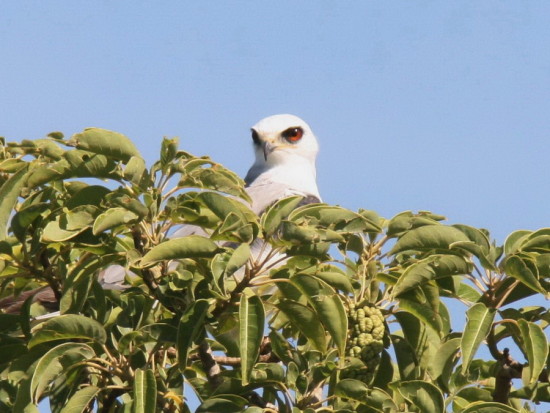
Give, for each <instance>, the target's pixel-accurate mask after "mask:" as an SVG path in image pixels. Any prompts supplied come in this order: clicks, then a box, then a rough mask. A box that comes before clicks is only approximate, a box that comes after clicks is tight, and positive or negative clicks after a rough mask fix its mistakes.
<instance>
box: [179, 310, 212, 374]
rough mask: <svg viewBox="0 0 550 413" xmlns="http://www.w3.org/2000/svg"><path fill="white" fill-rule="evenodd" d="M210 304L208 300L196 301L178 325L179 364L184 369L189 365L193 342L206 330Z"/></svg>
mask: <svg viewBox="0 0 550 413" xmlns="http://www.w3.org/2000/svg"><path fill="white" fill-rule="evenodd" d="M208 307H210V304H209V303H208V301H207V300H204V299H200V300H197V301H195V302H194V303H193V304H192V305H191V306H190V307H189V309H188V310H187V311H186V312H185V314H184V315H183V316H182V317H181V320H180V323H179V326H178V337H177V348H178V364H179V366H180V370H181V371H183V370H185V368H186V367H187V361H188V360H187V359H188V357H187V356H188V354H189V351H190V350H191V346H192V345H193V342H194V341H195V340H197V338H199V336H200V334H201V332H202V331H203V330H204V325H203V323H204V319H205V317H206V313H207V311H208Z"/></svg>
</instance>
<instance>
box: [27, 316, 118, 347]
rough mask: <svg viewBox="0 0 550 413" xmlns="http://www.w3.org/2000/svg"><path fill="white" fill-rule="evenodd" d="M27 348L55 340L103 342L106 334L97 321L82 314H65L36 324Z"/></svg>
mask: <svg viewBox="0 0 550 413" xmlns="http://www.w3.org/2000/svg"><path fill="white" fill-rule="evenodd" d="M32 333H33V336H32V338H31V339H30V341H29V348H32V347H34V346H36V345H38V344H40V343H46V342H49V341H55V340H70V339H84V340H92V341H96V342H98V343H105V341H106V340H107V334H106V332H105V329H104V328H103V326H102V325H101V324H99V323H98V322H97V321H95V320H92V319H91V318H88V317H85V316H83V315H77V314H66V315H61V316H59V317H55V318H52V319H50V320H48V321H46V322H44V323H42V324H39V325H38V326H36V327H35V328H34V329H33V331H32Z"/></svg>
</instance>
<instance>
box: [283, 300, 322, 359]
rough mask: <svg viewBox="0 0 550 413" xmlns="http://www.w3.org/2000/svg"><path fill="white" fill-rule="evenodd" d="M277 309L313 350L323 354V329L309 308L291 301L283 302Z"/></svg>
mask: <svg viewBox="0 0 550 413" xmlns="http://www.w3.org/2000/svg"><path fill="white" fill-rule="evenodd" d="M277 307H278V308H279V309H280V310H281V311H283V313H285V315H286V316H287V317H288V319H289V320H290V321H291V323H292V324H293V325H294V326H295V327H296V328H298V330H300V332H301V333H302V334H303V335H304V336H305V337H306V338H307V339H308V340H309V342H310V343H311V344H312V346H313V348H315V349H316V350H319V351H321V352H324V351H325V350H326V348H327V342H326V337H325V329H324V328H323V325H322V324H321V322H320V321H319V317H318V316H317V314H316V313H315V312H314V311H313V310H311V309H310V308H309V307H306V306H305V305H302V304H300V303H297V302H295V301H292V300H283V301H281V302H280V303H279V304H277Z"/></svg>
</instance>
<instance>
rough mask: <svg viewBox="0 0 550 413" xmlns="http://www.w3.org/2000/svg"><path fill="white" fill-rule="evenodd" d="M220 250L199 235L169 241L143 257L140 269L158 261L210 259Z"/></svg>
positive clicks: (152, 249)
mask: <svg viewBox="0 0 550 413" xmlns="http://www.w3.org/2000/svg"><path fill="white" fill-rule="evenodd" d="M219 251H220V248H219V247H218V246H217V245H216V243H215V242H214V241H211V240H210V239H208V238H205V237H201V236H200V235H189V236H187V237H182V238H176V239H170V240H168V241H165V242H163V243H161V244H159V245H157V246H156V247H153V248H151V250H150V251H149V252H148V253H147V254H145V255H144V256H143V258H142V259H141V261H140V265H141V266H142V267H147V266H150V265H152V264H154V263H156V262H158V261H164V260H178V259H184V258H211V257H213V256H214V255H215V254H216V253H217V252H219Z"/></svg>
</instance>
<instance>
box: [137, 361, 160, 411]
mask: <svg viewBox="0 0 550 413" xmlns="http://www.w3.org/2000/svg"><path fill="white" fill-rule="evenodd" d="M156 407H157V382H156V380H155V374H154V373H153V370H151V369H145V370H142V369H137V370H136V373H135V376H134V400H133V404H132V412H133V413H149V412H154V411H156V410H157V409H156Z"/></svg>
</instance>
